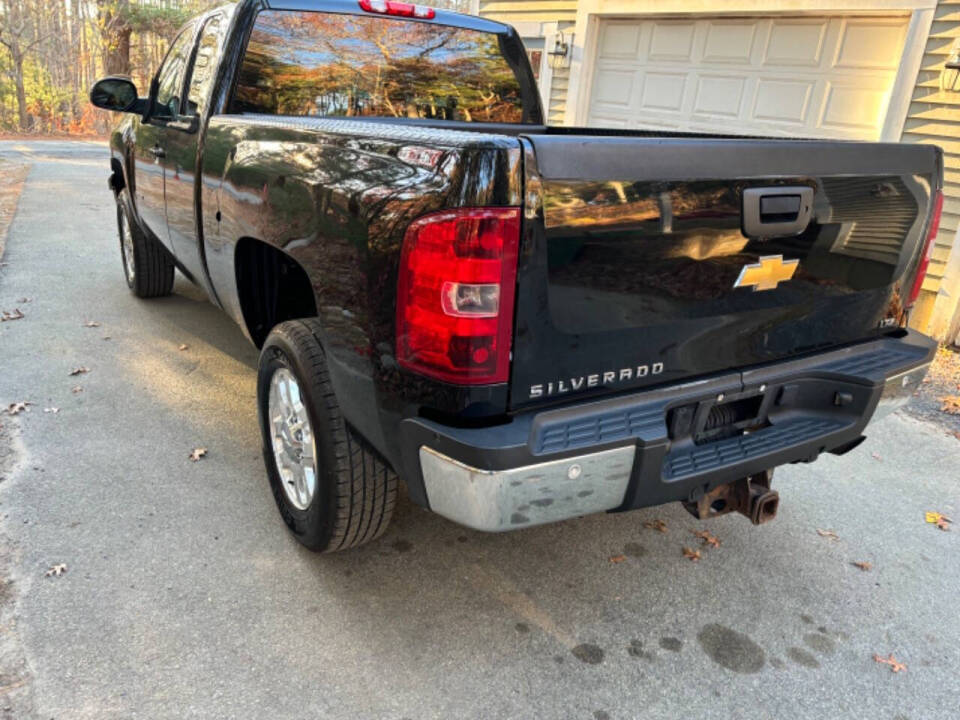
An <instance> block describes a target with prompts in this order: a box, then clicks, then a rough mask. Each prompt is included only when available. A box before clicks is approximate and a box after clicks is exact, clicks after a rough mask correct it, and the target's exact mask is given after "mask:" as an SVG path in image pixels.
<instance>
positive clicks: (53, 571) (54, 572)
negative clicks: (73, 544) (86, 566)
mask: <svg viewBox="0 0 960 720" xmlns="http://www.w3.org/2000/svg"><path fill="white" fill-rule="evenodd" d="M66 571H67V564H66V563H57V564H56V565H51V566H50V569H49V570H47V571H46V572H45V573H44V576H45V577H60V576H61V575H63V574H64V573H65V572H66Z"/></svg>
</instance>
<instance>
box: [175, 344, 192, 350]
mask: <svg viewBox="0 0 960 720" xmlns="http://www.w3.org/2000/svg"><path fill="white" fill-rule="evenodd" d="M189 349H190V346H189V345H187V344H186V343H183V344H182V345H180V347H178V348H177V350H180V351H183V350H189Z"/></svg>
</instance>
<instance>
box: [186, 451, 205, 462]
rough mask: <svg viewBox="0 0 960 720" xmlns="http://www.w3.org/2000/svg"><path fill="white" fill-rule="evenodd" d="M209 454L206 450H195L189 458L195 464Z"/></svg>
mask: <svg viewBox="0 0 960 720" xmlns="http://www.w3.org/2000/svg"><path fill="white" fill-rule="evenodd" d="M206 454H207V449H206V448H194V449H193V451H192V452H191V453H190V454H189V455H188V456H187V457H189V458H190V459H191V460H192V461H193V462H197V461H198V460H199V459H200V458H202V457H203V456H204V455H206Z"/></svg>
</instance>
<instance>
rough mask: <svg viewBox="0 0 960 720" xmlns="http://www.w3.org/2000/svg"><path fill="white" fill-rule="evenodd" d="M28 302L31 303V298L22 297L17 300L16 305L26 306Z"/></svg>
mask: <svg viewBox="0 0 960 720" xmlns="http://www.w3.org/2000/svg"><path fill="white" fill-rule="evenodd" d="M28 302H33V298H28V297H22V298H20V299H19V300H17V304H19V305H26V304H27V303H28Z"/></svg>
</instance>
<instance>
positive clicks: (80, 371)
mask: <svg viewBox="0 0 960 720" xmlns="http://www.w3.org/2000/svg"><path fill="white" fill-rule="evenodd" d="M88 372H90V368H88V367H75V368H74V369H73V370H71V371H70V372H69V374H70V375H83V374H84V373H88Z"/></svg>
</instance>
